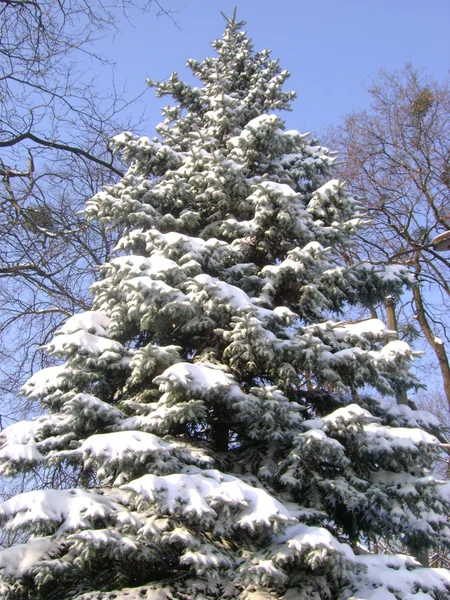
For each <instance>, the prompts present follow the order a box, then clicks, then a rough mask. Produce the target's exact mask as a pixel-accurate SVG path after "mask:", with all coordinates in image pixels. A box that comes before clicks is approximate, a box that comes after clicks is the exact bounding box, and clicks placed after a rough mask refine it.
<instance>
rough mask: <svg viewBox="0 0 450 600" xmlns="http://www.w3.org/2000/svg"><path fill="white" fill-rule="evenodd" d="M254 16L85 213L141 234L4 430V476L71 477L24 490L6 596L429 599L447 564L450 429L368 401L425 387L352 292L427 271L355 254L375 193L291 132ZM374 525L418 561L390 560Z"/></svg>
mask: <svg viewBox="0 0 450 600" xmlns="http://www.w3.org/2000/svg"><path fill="white" fill-rule="evenodd" d="M242 26H243V23H239V22H237V21H236V19H235V17H233V18H231V19H229V20H227V25H226V29H225V33H224V36H223V38H222V39H221V40H219V41H216V42H214V44H213V48H214V49H215V51H216V53H217V55H216V57H215V58H207V59H205V60H204V61H203V62H197V61H194V60H190V61H189V62H188V66H189V67H190V69H191V70H192V72H193V73H194V74H195V75H196V76H197V77H198V79H199V80H200V82H201V86H200V87H192V86H191V85H188V84H187V83H184V82H183V81H181V80H180V79H179V78H178V76H177V74H175V73H174V74H173V75H172V77H171V78H170V80H168V81H167V82H165V83H158V84H153V83H152V82H149V83H150V85H155V87H156V90H157V93H158V95H159V96H164V95H170V96H171V97H172V98H173V99H174V101H175V104H174V105H172V106H169V107H166V108H165V109H164V111H163V113H164V117H165V120H164V122H163V123H162V124H161V125H160V126H158V128H157V133H158V137H157V138H154V139H149V138H146V137H136V136H133V135H132V134H131V133H123V134H121V135H118V136H117V137H116V138H115V139H114V146H115V149H116V151H117V152H122V153H123V155H124V157H125V158H126V159H127V160H128V161H129V164H130V168H129V171H128V173H127V174H126V176H125V177H124V178H123V179H122V180H121V181H120V182H119V183H118V184H117V185H114V186H109V187H106V188H105V189H103V190H102V191H101V192H100V193H98V194H97V195H96V196H95V197H94V198H93V199H92V200H91V201H90V202H89V203H88V207H87V209H86V212H87V215H88V217H89V218H91V219H100V220H101V221H103V222H104V223H108V224H110V225H111V226H112V227H117V228H120V230H122V231H123V232H124V233H123V237H122V238H121V241H120V243H119V245H118V247H117V248H116V251H115V256H114V258H112V259H111V260H110V262H109V263H107V264H105V265H103V266H101V273H102V279H101V281H99V282H98V283H96V284H94V285H93V286H92V293H93V298H94V306H93V310H92V311H90V312H85V313H83V314H79V315H75V316H73V317H71V318H70V319H68V321H67V322H66V323H65V324H64V325H63V326H62V327H61V329H60V330H59V331H58V332H57V333H56V335H55V336H54V339H53V340H52V341H51V342H50V343H49V344H48V346H47V352H49V353H50V354H52V355H54V356H56V357H58V358H61V359H62V360H61V361H60V362H61V364H60V365H59V366H54V367H50V368H47V369H44V370H42V371H40V372H38V373H36V374H35V375H34V376H33V377H32V378H31V379H30V380H29V382H28V383H27V384H26V386H25V388H24V393H25V395H26V396H27V397H28V398H30V399H33V400H34V399H39V401H40V402H41V405H42V407H43V408H44V409H45V414H43V415H42V416H39V417H37V418H35V419H34V420H32V421H28V422H21V423H17V424H13V425H11V426H9V427H7V428H6V429H5V430H4V431H3V432H2V444H3V445H2V449H1V451H0V458H1V465H2V466H1V468H2V472H3V474H5V475H8V476H14V475H15V474H17V473H19V472H24V471H25V472H34V473H41V474H46V476H47V481H48V480H50V479H51V477H53V478H54V480H57V476H58V474H61V473H63V474H64V476H65V479H64V482H65V483H61V485H60V486H59V489H48V487H46V488H45V489H38V490H34V491H28V492H25V493H23V494H20V495H18V496H15V497H13V498H11V499H10V500H8V501H5V502H3V503H2V504H1V505H0V516H1V519H2V521H3V523H4V527H6V528H9V529H10V530H13V531H18V532H19V533H23V535H25V536H27V535H28V536H29V537H28V538H26V539H25V541H24V543H22V544H17V545H15V546H13V547H11V548H8V549H5V550H3V551H2V552H0V572H1V587H0V594H1V597H2V598H5V599H6V600H75V599H76V600H112V599H123V600H125V599H127V600H145V599H146V600H175V599H176V600H190V599H198V600H200V599H203V600H212V599H219V598H220V599H228V598H242V599H244V600H250V599H252V600H256V599H259V600H262V599H264V600H268V599H270V598H273V599H277V598H282V599H284V600H294V599H295V600H297V599H298V600H319V599H327V598H328V599H339V600H346V599H350V598H352V599H359V600H394V599H400V600H408V599H414V600H419V599H420V600H426V599H427V600H431V599H435V600H436V599H437V598H444V597H446V590H447V589H448V588H447V587H446V586H449V585H450V576H449V575H448V573H447V572H446V571H444V570H439V569H428V568H422V567H421V565H420V564H419V563H418V561H417V560H416V559H415V558H414V557H413V556H414V555H417V554H418V553H422V554H423V553H424V552H425V551H426V550H427V549H428V548H430V547H431V546H448V545H449V541H450V537H449V529H448V526H447V515H448V510H449V501H450V489H449V486H448V484H446V483H445V482H443V481H441V480H440V479H439V478H438V477H436V476H434V475H433V472H432V466H433V461H434V460H435V457H436V454H437V453H438V452H439V450H440V445H439V442H438V440H437V438H436V437H435V435H434V434H436V432H437V427H438V424H437V422H436V421H435V420H434V419H433V417H431V415H428V414H427V413H424V412H421V411H415V410H412V409H411V408H409V407H407V406H397V405H396V404H395V402H392V403H389V402H386V401H384V400H383V401H382V400H376V399H373V398H371V397H369V396H367V395H364V393H363V392H364V387H365V386H366V385H370V386H372V388H375V389H377V390H378V391H379V392H381V394H390V395H394V394H395V393H396V392H398V391H399V390H401V389H407V388H408V387H411V386H413V385H415V380H414V378H413V377H412V376H411V375H410V374H409V371H408V364H409V361H410V360H411V358H412V352H411V350H410V348H409V347H408V346H407V345H406V344H405V343H403V342H400V341H398V340H395V339H393V337H392V332H389V331H388V330H387V329H386V327H385V326H384V325H383V323H381V322H380V321H377V320H374V319H369V320H365V321H362V322H358V323H353V324H349V323H346V322H344V321H341V320H339V319H341V315H342V313H343V312H344V311H346V310H347V309H348V307H351V306H369V305H370V304H371V303H373V302H376V301H379V300H380V299H382V298H383V297H384V296H385V295H386V294H387V293H397V294H398V293H400V292H401V289H402V287H403V285H404V284H405V283H408V281H409V276H408V273H406V272H405V271H403V270H401V269H400V268H396V267H389V268H383V269H381V268H378V267H373V266H371V265H370V264H360V265H355V266H354V267H352V268H350V267H346V266H343V265H342V264H340V263H339V259H338V256H339V254H338V252H337V248H338V247H340V248H341V249H342V248H345V246H346V245H348V244H351V234H352V231H353V230H354V229H355V228H356V227H358V225H359V223H360V221H361V217H360V216H359V214H358V211H359V206H358V204H357V203H356V202H355V200H353V199H352V198H350V197H349V196H348V195H346V193H345V191H344V189H343V185H342V183H341V182H339V181H337V180H330V181H328V182H326V183H325V184H324V183H323V182H324V181H326V177H327V174H328V173H329V170H330V167H331V163H332V158H331V157H330V155H329V153H328V151H327V150H326V149H324V148H322V147H320V146H319V145H317V143H316V142H314V141H311V140H309V139H308V137H307V136H305V135H300V134H299V133H298V132H297V131H286V130H285V127H284V124H283V121H282V120H281V118H280V117H279V116H278V111H281V110H285V109H289V102H290V100H292V98H293V96H294V94H293V93H291V92H284V91H282V86H283V83H284V82H285V81H286V79H287V78H288V73H287V72H286V71H282V70H281V69H280V67H279V64H278V62H277V61H275V60H272V59H271V57H270V53H269V52H267V51H263V52H254V51H253V48H252V43H251V40H250V39H249V38H248V37H246V35H245V32H244V31H243V30H242ZM374 537H378V538H383V539H386V540H396V541H399V542H401V543H403V544H405V546H406V547H408V548H409V549H410V554H411V555H410V556H407V555H383V554H374V553H372V552H371V548H372V546H371V541H372V540H373V539H374Z"/></svg>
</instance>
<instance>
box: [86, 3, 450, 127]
mask: <svg viewBox="0 0 450 600" xmlns="http://www.w3.org/2000/svg"><path fill="white" fill-rule="evenodd" d="M161 3H162V4H164V5H165V6H167V7H169V6H171V7H172V8H173V9H177V8H181V10H180V12H178V13H177V14H176V15H175V18H176V20H177V21H178V25H179V29H177V28H176V27H175V26H174V24H173V23H172V22H171V21H170V20H169V19H167V18H164V17H159V18H157V17H156V16H155V12H154V11H153V12H151V13H150V14H147V15H144V16H142V15H140V14H138V13H137V12H136V13H130V15H129V17H130V22H131V23H128V22H127V21H126V20H125V19H123V21H122V22H121V23H120V29H121V31H120V33H119V34H117V35H116V36H115V37H114V39H113V40H111V39H110V38H105V39H104V40H102V41H101V43H100V44H99V45H98V47H97V50H100V51H102V52H103V53H105V54H106V55H108V56H109V58H111V59H112V60H113V61H114V62H115V63H116V75H115V77H116V85H117V87H118V88H122V87H123V86H125V89H126V92H127V94H128V95H129V96H132V95H136V94H138V93H139V92H140V91H142V90H143V89H144V88H145V83H144V82H145V78H146V77H148V76H150V77H152V78H153V79H155V80H158V79H165V78H166V77H168V76H169V75H170V73H171V72H172V71H173V70H176V71H178V72H179V73H180V74H185V75H186V77H188V75H187V72H186V69H185V62H186V59H187V58H191V57H192V58H197V59H202V58H203V57H204V56H206V55H208V54H210V53H211V52H212V49H211V48H210V41H211V40H212V39H214V38H216V37H220V35H221V34H222V31H223V28H224V20H223V18H222V16H221V15H220V11H221V10H222V11H223V12H225V13H226V14H229V15H231V14H232V11H233V8H234V6H237V11H238V12H237V14H238V18H240V19H244V20H246V21H247V26H246V29H247V31H248V33H249V35H250V36H251V37H252V38H253V41H254V44H255V48H256V49H262V48H270V49H271V50H272V52H273V57H275V58H280V61H281V66H282V67H283V68H286V69H288V70H289V71H290V72H291V73H292V77H291V79H290V80H289V82H290V86H289V87H290V88H291V89H294V90H296V91H297V93H298V98H297V100H296V102H295V104H294V111H293V113H292V114H290V115H287V119H286V120H287V125H288V126H289V127H290V128H296V129H299V130H300V131H311V130H312V131H315V132H318V131H320V130H321V129H323V128H325V127H326V126H327V125H330V124H336V123H338V122H339V120H340V118H341V117H342V116H343V115H345V114H346V113H348V112H350V111H351V110H353V109H360V108H365V107H367V105H368V97H367V95H366V94H365V92H364V85H367V84H369V83H370V81H371V80H372V78H373V77H375V76H376V74H377V72H378V71H379V70H380V69H387V70H391V69H398V68H402V67H403V66H404V65H405V63H406V62H408V61H411V62H412V63H413V64H414V65H415V66H417V67H423V68H425V69H426V70H427V72H428V73H429V74H430V75H431V76H433V77H435V78H436V79H438V80H440V81H442V80H443V78H444V77H446V76H448V74H449V68H450V60H449V59H450V36H449V25H450V0H428V2H424V1H419V0H408V1H407V0H376V1H375V0H366V1H364V0H318V1H317V0H309V1H306V0H278V1H268V0H259V1H257V0H220V2H215V1H214V0H161ZM101 81H102V86H103V87H106V88H107V87H108V85H110V81H109V78H108V77H106V76H105V77H104V81H103V80H101ZM143 102H145V112H146V114H147V116H148V117H149V129H150V130H149V131H148V132H147V133H148V134H150V135H151V134H152V133H153V131H152V129H153V127H154V125H155V124H156V123H158V122H159V106H160V105H161V102H157V101H155V100H154V93H153V91H152V90H148V91H147V92H146V94H145V96H144V100H143ZM163 103H167V99H165V100H164V102H163Z"/></svg>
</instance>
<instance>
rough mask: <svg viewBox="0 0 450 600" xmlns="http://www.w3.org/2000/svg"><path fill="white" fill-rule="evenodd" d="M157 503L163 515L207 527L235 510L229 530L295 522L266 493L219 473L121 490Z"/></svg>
mask: <svg viewBox="0 0 450 600" xmlns="http://www.w3.org/2000/svg"><path fill="white" fill-rule="evenodd" d="M122 487H123V489H125V490H129V491H132V492H135V493H136V494H139V495H140V496H141V497H142V498H143V499H144V500H147V501H149V502H152V503H156V504H157V505H158V506H159V508H160V510H161V511H162V512H163V513H169V514H181V515H183V516H184V517H186V518H189V519H192V518H194V519H201V520H203V522H204V523H209V522H211V520H216V519H217V518H218V514H219V513H220V512H221V511H222V510H223V509H224V507H228V509H227V511H226V512H228V510H229V509H231V508H233V509H234V512H235V514H234V518H233V519H232V520H231V521H230V523H229V527H230V528H231V529H234V528H243V529H250V530H254V529H255V528H256V527H258V526H266V527H273V528H275V529H276V528H277V526H278V525H279V524H281V523H286V524H288V523H292V522H295V521H296V519H295V518H294V517H293V516H292V515H291V513H290V512H289V511H288V510H287V509H286V508H285V507H284V506H283V505H282V504H281V503H280V502H279V501H278V500H276V499H275V498H273V497H272V496H271V495H270V494H268V493H267V492H266V491H265V490H263V489H260V488H255V487H252V486H251V485H248V484H247V483H245V482H243V481H242V480H241V479H238V478H237V477H232V476H231V475H225V474H223V473H220V472H219V471H216V470H200V469H198V468H196V467H190V468H187V469H185V472H184V473H177V474H173V475H166V476H160V477H157V476H155V475H144V476H143V477H141V478H139V479H136V480H134V481H131V482H130V483H128V484H126V485H124V486H122Z"/></svg>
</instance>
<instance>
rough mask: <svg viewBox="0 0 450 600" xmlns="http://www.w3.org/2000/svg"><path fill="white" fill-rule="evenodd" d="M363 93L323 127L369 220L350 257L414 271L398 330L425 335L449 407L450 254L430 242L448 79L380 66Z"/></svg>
mask: <svg viewBox="0 0 450 600" xmlns="http://www.w3.org/2000/svg"><path fill="white" fill-rule="evenodd" d="M368 92H369V94H370V96H371V98H372V106H371V109H370V110H369V111H361V112H355V113H352V114H350V115H349V116H347V117H346V118H345V119H344V121H343V123H342V124H341V125H340V126H337V127H333V128H331V130H330V131H329V134H328V143H329V145H330V147H333V148H336V149H338V150H339V159H338V161H337V165H336V168H337V170H338V173H339V176H340V177H342V178H343V179H345V180H347V181H348V182H349V185H350V186H351V190H352V192H353V193H354V194H356V195H358V196H360V197H361V198H363V199H364V202H365V205H366V207H367V212H368V216H369V218H370V219H371V221H372V222H371V225H370V227H368V228H367V229H366V230H365V231H364V232H363V233H362V235H361V236H360V238H359V242H360V243H359V244H358V245H357V246H356V247H355V248H354V249H353V256H348V259H349V260H359V259H361V258H366V257H367V256H370V258H371V260H372V262H373V261H379V262H380V263H387V264H389V263H403V264H405V265H408V267H409V268H410V269H411V271H412V272H413V273H414V274H415V276H416V278H417V286H416V287H415V288H414V289H413V292H412V295H411V297H410V298H409V299H408V301H407V302H404V303H403V304H402V305H401V306H400V307H399V310H400V313H401V315H403V316H404V317H406V318H405V319H403V333H404V334H411V333H414V329H415V330H416V333H418V334H419V335H421V336H422V337H423V338H424V339H426V341H427V343H428V345H429V347H430V348H431V349H432V351H433V353H434V356H435V359H436V363H437V364H438V365H439V369H440V373H441V375H442V380H443V387H444V391H445V396H446V398H447V403H448V405H449V406H450V368H449V361H448V353H447V350H446V344H448V343H450V329H449V327H450V312H449V311H450V253H447V254H445V253H438V252H436V251H435V250H434V249H433V247H432V246H431V244H430V241H431V239H432V238H433V237H435V236H436V235H437V234H439V233H442V232H443V231H446V230H449V229H450V89H449V83H448V82H443V83H438V82H436V81H433V80H431V79H430V78H429V77H427V76H426V75H425V74H423V73H422V72H420V71H418V70H417V69H415V68H414V67H412V66H411V65H407V66H406V67H405V69H404V70H402V71H399V72H393V73H386V72H382V73H381V74H380V76H379V78H378V79H377V80H376V82H375V83H374V85H373V86H372V87H371V88H370V89H369V90H368ZM411 318H413V319H415V320H416V323H417V324H418V327H412V326H411V322H412V321H411ZM413 322H414V321H413Z"/></svg>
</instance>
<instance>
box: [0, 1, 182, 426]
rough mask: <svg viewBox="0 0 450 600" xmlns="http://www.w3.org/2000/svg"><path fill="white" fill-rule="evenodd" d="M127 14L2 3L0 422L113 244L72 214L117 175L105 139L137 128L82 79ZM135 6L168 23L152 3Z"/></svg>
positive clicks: (117, 4)
mask: <svg viewBox="0 0 450 600" xmlns="http://www.w3.org/2000/svg"><path fill="white" fill-rule="evenodd" d="M131 7H134V3H133V2H132V1H128V0H111V1H108V2H89V3H87V2H85V1H84V0H62V1H61V2H53V1H51V0H36V1H35V0H30V1H27V0H25V1H23V0H1V1H0V237H1V240H2V243H1V250H0V312H1V318H0V363H1V367H0V373H1V377H0V391H1V394H0V396H1V407H0V411H1V413H2V416H3V422H8V419H11V418H16V417H17V416H20V414H21V413H22V411H23V410H24V405H23V403H20V402H17V399H16V392H17V390H18V389H19V387H20V385H21V384H22V383H23V382H24V381H25V380H26V378H27V377H29V375H30V373H31V372H32V370H35V369H36V367H37V366H38V365H39V364H41V363H40V361H41V359H42V355H41V353H39V352H38V351H37V350H38V348H39V347H40V345H41V344H43V343H45V341H48V340H49V337H50V336H51V335H52V332H53V331H54V330H55V327H57V326H58V325H59V324H61V322H62V320H63V319H64V318H66V317H67V316H68V315H70V314H72V313H73V312H76V311H77V310H82V309H86V308H88V306H89V303H90V299H89V296H88V293H87V285H88V283H90V282H91V281H92V279H93V278H94V277H97V275H98V271H97V269H96V265H98V264H101V263H102V262H103V261H104V260H106V258H107V256H108V255H109V253H110V250H111V247H112V246H113V245H114V239H113V238H111V236H110V234H109V233H108V232H107V230H106V228H105V227H103V226H95V225H93V224H92V225H91V226H89V227H88V226H87V225H86V222H85V221H84V219H83V218H82V216H81V215H80V214H79V211H80V210H81V209H82V207H83V206H84V202H85V200H86V199H87V198H89V197H90V196H92V195H93V194H94V193H95V192H96V191H97V190H98V189H99V188H100V187H101V186H102V185H104V184H106V183H108V182H110V181H112V179H113V178H117V176H119V175H121V174H123V172H124V171H123V165H122V163H121V162H120V160H119V159H118V158H117V157H114V156H113V154H112V152H111V151H110V150H109V148H108V143H109V138H110V137H111V136H112V135H114V134H115V133H117V131H121V130H123V129H124V128H128V127H130V126H133V127H135V128H138V126H139V117H137V118H135V119H134V121H133V123H130V122H129V121H128V118H127V117H126V109H127V106H128V102H129V101H127V100H125V99H124V96H123V94H122V93H121V92H118V91H117V90H115V89H109V90H108V91H107V92H102V90H101V89H99V88H98V86H96V85H95V83H94V82H93V81H92V80H91V79H90V78H89V75H86V74H85V72H86V70H87V71H88V72H89V69H88V66H89V64H91V65H92V66H94V67H95V68H96V69H98V68H100V67H101V66H102V65H103V66H104V67H105V68H107V67H108V64H107V60H106V59H105V58H104V57H102V56H98V55H96V54H95V50H94V47H95V42H96V40H97V39H98V38H99V36H102V35H105V34H106V33H107V32H109V33H111V32H114V31H116V19H117V18H118V16H123V15H124V14H125V15H126V13H127V10H128V9H130V8H131ZM140 8H141V9H142V10H150V9H151V8H156V10H157V11H158V13H159V14H162V13H164V14H165V15H166V16H168V17H170V18H173V16H172V15H171V14H170V13H169V12H168V11H166V10H165V9H164V7H163V5H162V4H161V3H159V2H157V1H156V0H153V1H152V0H150V1H148V2H143V3H140ZM111 67H112V65H111ZM134 112H135V114H136V113H138V110H137V107H135V109H134ZM44 360H47V359H44ZM25 408H27V407H25ZM28 408H29V407H28ZM5 416H6V417H7V419H6V421H5V418H4V417H5Z"/></svg>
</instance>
